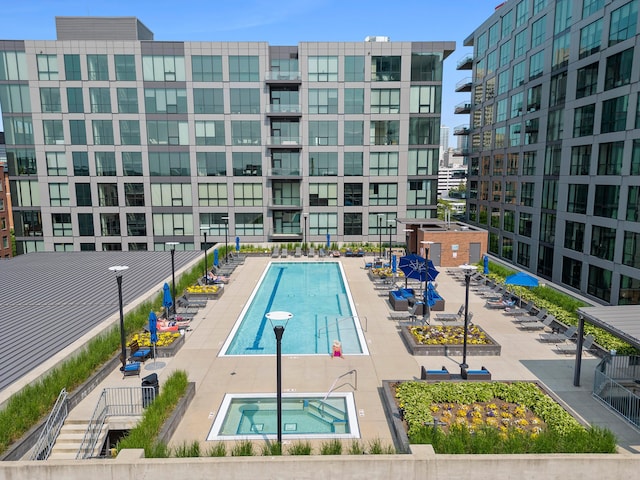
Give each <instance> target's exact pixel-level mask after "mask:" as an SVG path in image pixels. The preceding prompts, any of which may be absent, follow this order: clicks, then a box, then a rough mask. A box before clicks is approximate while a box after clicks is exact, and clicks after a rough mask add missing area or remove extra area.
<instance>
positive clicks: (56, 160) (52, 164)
mask: <svg viewBox="0 0 640 480" xmlns="http://www.w3.org/2000/svg"><path fill="white" fill-rule="evenodd" d="M46 159H47V175H49V176H50V177H51V176H66V175H67V159H66V156H65V154H64V152H47V153H46ZM0 191H2V187H1V186H0Z"/></svg>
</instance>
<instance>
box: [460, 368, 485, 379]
mask: <svg viewBox="0 0 640 480" xmlns="http://www.w3.org/2000/svg"><path fill="white" fill-rule="evenodd" d="M462 378H464V379H465V380H491V372H489V370H487V369H486V368H485V367H480V370H466V369H465V370H462Z"/></svg>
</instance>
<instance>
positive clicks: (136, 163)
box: [122, 152, 143, 177]
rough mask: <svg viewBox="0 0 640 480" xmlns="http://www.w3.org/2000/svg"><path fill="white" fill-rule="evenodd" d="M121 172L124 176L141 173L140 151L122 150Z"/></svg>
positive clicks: (138, 175)
mask: <svg viewBox="0 0 640 480" xmlns="http://www.w3.org/2000/svg"><path fill="white" fill-rule="evenodd" d="M122 174H123V175H124V176H125V177H141V176H142V175H143V170H142V153H141V152H122Z"/></svg>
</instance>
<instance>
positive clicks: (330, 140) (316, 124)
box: [309, 121, 373, 145]
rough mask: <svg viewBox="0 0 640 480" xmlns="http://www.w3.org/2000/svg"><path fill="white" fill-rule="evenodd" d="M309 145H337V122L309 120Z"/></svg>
mask: <svg viewBox="0 0 640 480" xmlns="http://www.w3.org/2000/svg"><path fill="white" fill-rule="evenodd" d="M372 123H373V122H372ZM309 145H338V122H336V121H309Z"/></svg>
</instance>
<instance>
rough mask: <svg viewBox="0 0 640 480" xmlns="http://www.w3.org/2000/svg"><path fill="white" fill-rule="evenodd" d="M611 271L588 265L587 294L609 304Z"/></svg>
mask: <svg viewBox="0 0 640 480" xmlns="http://www.w3.org/2000/svg"><path fill="white" fill-rule="evenodd" d="M611 276H612V275H611V271H610V270H605V269H604V268H600V267H596V266H595V265H589V276H588V278H587V293H588V294H589V295H593V296H594V297H597V298H600V299H601V300H604V301H605V302H609V300H610V298H611Z"/></svg>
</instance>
